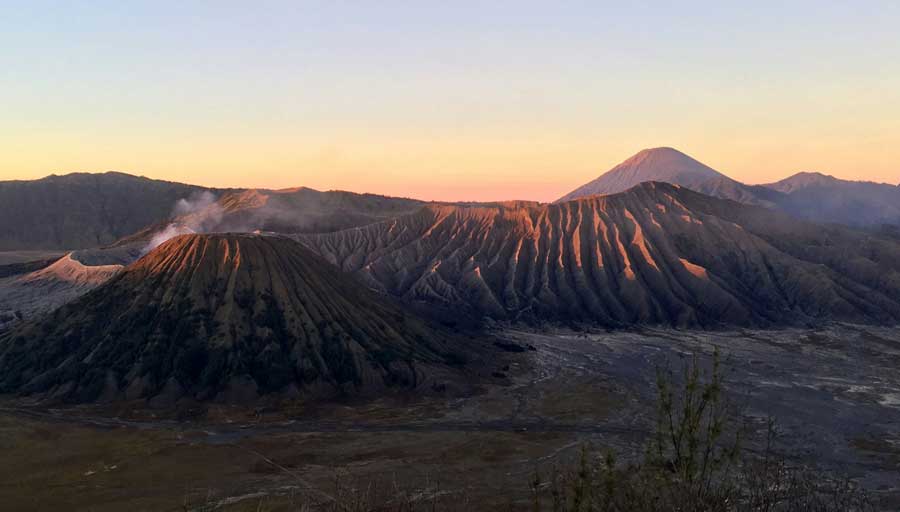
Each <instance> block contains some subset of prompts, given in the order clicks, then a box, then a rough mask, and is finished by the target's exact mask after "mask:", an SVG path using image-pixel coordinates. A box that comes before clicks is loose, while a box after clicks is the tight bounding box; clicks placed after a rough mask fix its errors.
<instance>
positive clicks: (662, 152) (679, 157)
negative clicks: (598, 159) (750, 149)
mask: <svg viewBox="0 0 900 512" xmlns="http://www.w3.org/2000/svg"><path fill="white" fill-rule="evenodd" d="M618 168H639V169H642V170H645V171H664V170H665V169H684V170H687V171H690V172H699V173H703V174H705V175H707V176H720V175H721V173H719V172H717V171H715V170H714V169H712V168H711V167H709V166H707V165H705V164H703V163H701V162H700V161H698V160H696V159H695V158H692V157H690V156H688V155H687V154H685V153H682V152H681V151H678V150H677V149H674V148H669V147H660V148H650V149H644V150H641V151H639V152H638V153H636V154H635V155H634V156H632V157H631V158H629V159H627V160H625V161H624V162H622V163H621V164H619V165H617V166H616V167H615V168H614V169H618Z"/></svg>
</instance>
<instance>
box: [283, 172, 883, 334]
mask: <svg viewBox="0 0 900 512" xmlns="http://www.w3.org/2000/svg"><path fill="white" fill-rule="evenodd" d="M299 239H300V240H302V241H303V242H304V243H306V244H307V245H309V246H310V247H312V248H313V249H315V250H316V251H318V252H319V253H320V254H322V255H323V256H324V257H325V258H326V259H328V260H329V261H332V262H334V263H335V264H337V265H338V266H339V267H340V268H342V269H344V270H346V271H350V272H354V273H355V274H356V275H357V276H359V277H360V279H362V280H363V281H364V282H366V283H368V284H369V285H370V286H372V287H376V288H378V289H381V290H384V291H386V292H388V293H390V294H393V295H395V296H397V297H401V298H403V299H404V300H405V301H407V302H409V303H428V304H433V305H437V306H443V307H446V308H449V309H451V310H453V311H456V312H458V313H459V314H461V313H462V312H464V311H468V312H469V313H470V314H474V315H478V316H487V317H490V318H494V319H498V320H526V321H535V322H542V321H545V320H553V321H569V320H576V321H584V322H588V323H595V324H602V325H610V326H617V325H629V324H641V323H651V324H672V325H679V326H701V327H703V326H715V325H721V324H737V325H762V326H765V325H787V324H803V323H806V322H814V321H820V320H847V321H856V322H887V323H895V322H898V321H900V243H898V242H897V241H896V240H891V239H887V238H878V237H874V236H871V235H869V234H867V233H864V232H858V231H854V230H853V229H850V228H843V227H830V228H826V227H822V226H819V225H815V224H810V223H807V222H804V221H800V220H796V219H793V218H791V217H789V216H787V215H785V214H782V213H778V212H775V211H772V210H769V209H766V208H762V207H755V206H747V205H741V204H739V203H736V202H733V201H727V200H721V199H716V198H712V197H709V196H705V195H702V194H699V193H696V192H693V191H690V190H688V189H686V188H683V187H682V188H679V187H677V186H673V185H669V184H664V183H656V182H650V183H643V184H641V185H638V186H637V187H634V188H632V189H630V190H629V191H626V192H624V193H620V194H613V195H608V196H590V197H587V198H583V199H578V200H574V201H568V202H564V203H559V204H552V205H537V204H528V203H508V204H498V205H483V206H441V205H434V206H428V207H425V208H423V209H422V210H421V211H419V212H417V213H415V214H412V215H408V216H405V217H402V218H399V219H396V220H392V221H389V222H382V223H378V224H373V225H370V226H366V227H364V228H359V229H353V230H346V231H339V232H335V233H330V234H318V235H305V236H300V237H299Z"/></svg>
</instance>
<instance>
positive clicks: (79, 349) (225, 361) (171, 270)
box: [0, 235, 458, 401]
mask: <svg viewBox="0 0 900 512" xmlns="http://www.w3.org/2000/svg"><path fill="white" fill-rule="evenodd" d="M453 348H454V347H453V344H452V339H451V338H450V337H449V336H448V335H446V334H445V333H443V332H441V331H436V330H433V329H431V328H429V327H428V326H426V325H425V324H424V323H422V322H421V321H420V320H418V319H416V318H414V317H411V316H409V315H407V314H406V313H404V312H403V311H402V310H401V309H399V308H397V307H395V306H393V305H392V304H391V301H390V300H388V299H386V298H379V297H377V296H375V295H373V294H372V293H371V292H369V291H368V290H366V289H365V287H362V286H359V285H358V284H357V283H356V282H355V281H354V280H353V279H351V278H349V277H348V276H345V275H342V274H341V273H340V272H339V271H337V270H336V269H334V268H333V267H332V266H331V265H329V264H328V263H326V262H324V261H322V260H321V259H320V258H319V257H318V256H316V255H315V254H313V253H311V252H310V251H308V250H307V249H306V248H304V247H302V246H301V245H300V244H298V243H297V242H295V241H293V240H289V239H285V238H281V237H264V236H257V235H187V236H179V237H176V238H174V239H172V240H170V241H168V242H166V243H164V244H163V245H162V246H160V247H159V248H157V249H156V250H154V251H153V252H151V253H150V254H148V255H147V256H145V257H143V258H141V259H140V260H139V261H137V262H136V263H134V264H133V265H131V266H129V267H128V268H126V270H124V271H123V272H121V273H120V274H118V275H117V276H116V277H115V278H113V279H112V280H111V281H109V282H108V283H107V284H105V285H103V286H101V287H100V288H98V289H96V290H94V291H93V292H91V293H88V294H87V295H85V296H84V297H82V298H81V299H79V300H77V301H74V302H71V303H69V304H68V305H66V306H63V307H62V308H60V309H58V310H56V311H55V312H54V313H52V314H50V315H48V316H46V317H44V318H42V319H40V320H38V321H35V322H30V323H25V324H23V325H21V326H19V327H17V328H15V329H13V330H12V331H10V332H9V333H7V334H6V336H5V338H3V339H2V340H0V390H2V391H3V392H25V393H34V392H47V393H49V394H50V395H51V396H53V397H57V398H61V399H66V400H72V401H92V400H95V399H98V398H103V399H117V398H150V397H157V398H160V399H163V398H164V399H177V398H178V397H181V396H191V397H195V398H199V399H210V398H216V397H218V398H221V399H237V400H240V399H250V398H253V397H255V396H257V395H258V394H263V393H272V392H279V393H288V394H291V393H298V392H301V391H302V392H303V393H305V394H316V395H317V394H320V393H332V394H333V393H338V392H350V391H370V390H373V389H378V388H381V387H384V386H387V385H402V386H419V385H424V384H425V383H427V382H430V381H431V378H432V377H434V375H435V374H438V375H439V374H440V370H439V369H440V368H446V367H447V366H446V365H447V364H448V363H455V362H458V357H457V356H455V355H454V354H453V353H451V350H452V349H453Z"/></svg>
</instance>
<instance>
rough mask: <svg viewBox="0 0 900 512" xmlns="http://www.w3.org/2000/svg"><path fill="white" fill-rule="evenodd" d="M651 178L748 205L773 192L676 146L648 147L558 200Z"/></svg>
mask: <svg viewBox="0 0 900 512" xmlns="http://www.w3.org/2000/svg"><path fill="white" fill-rule="evenodd" d="M648 181H660V182H665V183H671V184H673V185H680V186H682V187H686V188H689V189H691V190H694V191H697V192H700V193H702V194H707V195H711V196H714V197H719V198H723V199H732V200H734V201H739V202H742V203H746V204H762V205H769V203H770V201H769V199H768V197H767V196H775V195H777V194H775V193H774V192H773V191H770V190H767V189H762V188H760V187H752V186H748V185H744V184H743V183H740V182H738V181H735V180H733V179H731V178H729V177H728V176H726V175H724V174H722V173H720V172H719V171H717V170H715V169H713V168H712V167H709V166H708V165H706V164H703V163H701V162H699V161H697V160H695V159H694V158H692V157H690V156H688V155H686V154H684V153H682V152H681V151H678V150H677V149H673V148H667V147H662V148H652V149H645V150H643V151H640V152H639V153H637V154H635V155H634V156H632V157H631V158H629V159H627V160H625V161H624V162H622V163H620V164H619V165H617V166H615V167H613V168H612V169H610V170H609V171H608V172H606V173H604V174H603V175H601V176H600V177H599V178H597V179H595V180H593V181H590V182H588V183H586V184H584V185H582V186H580V187H578V188H576V189H575V190H573V191H572V192H569V193H568V194H566V195H564V196H563V197H561V198H559V199H558V200H557V201H556V202H557V203H561V202H565V201H571V200H573V199H578V198H581V197H587V196H592V195H605V194H617V193H619V192H624V191H626V190H628V189H630V188H632V187H634V186H636V185H639V184H641V183H645V182H648Z"/></svg>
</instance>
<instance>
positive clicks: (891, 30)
mask: <svg viewBox="0 0 900 512" xmlns="http://www.w3.org/2000/svg"><path fill="white" fill-rule="evenodd" d="M40 4H41V2H40V1H39V0H36V1H35V2H28V3H22V4H21V6H18V7H16V8H10V9H7V10H5V11H4V12H3V16H0V46H2V47H3V48H4V49H5V50H6V51H3V52H0V73H2V74H0V180H7V179H34V178H39V177H42V176H46V175H48V174H51V173H58V174H63V173H68V172H74V171H89V172H103V171H109V170H118V171H122V172H128V173H133V174H140V175H145V176H149V177H152V178H159V179H168V180H174V181H181V182H189V183H197V184H203V185H208V186H217V187H265V188H282V187H295V186H309V187H313V188H317V189H344V190H351V191H356V192H374V193H380V194H389V195H397V196H410V197H419V198H422V199H437V200H501V199H513V198H516V199H532V200H541V201H549V200H553V199H555V198H557V197H559V196H561V195H562V194H564V193H566V192H568V191H570V190H572V189H573V188H575V187H577V186H579V185H581V184H583V183H584V182H586V181H589V180H591V179H594V178H596V177H597V176H598V175H600V174H601V173H603V172H605V171H606V170H608V169H609V168H611V167H612V166H614V165H615V164H617V163H619V162H620V161H622V160H624V159H626V158H628V157H629V156H631V155H632V154H634V153H636V152H637V151H639V150H641V149H644V148H648V147H658V146H671V147H675V148H677V149H679V150H681V151H684V152H686V153H688V154H690V155H691V156H693V157H695V158H697V159H699V160H700V161H702V162H704V163H706V164H707V165H709V166H711V167H713V168H715V169H718V170H719V171H721V172H723V173H725V174H727V175H729V176H731V177H733V178H735V179H737V180H740V181H744V182H747V183H764V182H770V181H775V180H778V179H781V178H784V177H787V176H789V175H791V174H793V173H796V172H798V171H810V170H814V171H820V172H824V173H827V174H832V175H834V176H837V177H840V178H845V179H857V180H872V181H880V182H889V183H892V184H896V183H898V182H900V37H897V33H896V28H897V26H898V25H900V3H897V2H890V1H873V2H866V3H865V4H862V5H859V4H853V3H848V2H837V1H834V2H832V1H827V0H826V1H822V0H817V1H811V0H810V1H805V0H801V1H798V2H791V3H790V5H786V4H785V3H784V2H774V1H772V2H766V1H763V2H757V3H755V4H753V6H752V9H751V8H749V7H746V6H742V5H740V4H738V3H728V2H712V1H711V0H710V1H701V2H697V3H689V4H690V5H688V4H680V3H679V4H674V3H671V2H649V3H647V4H646V5H644V4H641V5H630V4H628V3H623V2H614V3H611V2H591V3H573V4H567V5H558V6H555V4H552V3H542V2H529V1H527V0H526V1H519V2H516V3H515V7H516V8H515V9H511V8H510V5H504V3H503V2H466V1H461V2H452V3H446V2H442V3H433V2H418V3H415V4H413V5H411V4H409V3H408V2H404V3H394V2H391V1H390V0H387V1H386V2H377V3H375V2H372V3H365V2H360V3H353V4H343V3H341V4H334V3H316V2H287V1H274V2H271V3H268V4H267V5H266V8H265V9H262V8H259V9H255V8H254V9H247V8H244V7H242V4H239V3H234V4H232V3H227V2H226V3H219V2H217V3H214V4H207V3H196V4H193V3H191V4H184V3H178V4H177V5H175V4H169V3H167V2H165V1H158V2H152V3H151V2H146V3H141V2H137V3H129V4H128V5H127V6H126V5H125V4H117V3H109V4H106V5H102V6H100V5H93V4H84V5H82V4H77V3H72V4H59V3H53V4H48V5H40ZM732 4H733V5H732Z"/></svg>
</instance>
